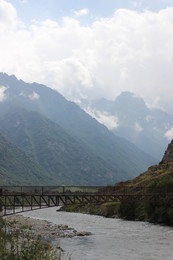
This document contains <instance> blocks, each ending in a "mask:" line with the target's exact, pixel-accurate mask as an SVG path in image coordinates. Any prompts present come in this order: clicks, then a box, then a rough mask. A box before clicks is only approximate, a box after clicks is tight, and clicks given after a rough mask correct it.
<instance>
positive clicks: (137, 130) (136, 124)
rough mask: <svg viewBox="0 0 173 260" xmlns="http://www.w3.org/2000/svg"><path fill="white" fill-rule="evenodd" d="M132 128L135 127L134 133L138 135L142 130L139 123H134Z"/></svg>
mask: <svg viewBox="0 0 173 260" xmlns="http://www.w3.org/2000/svg"><path fill="white" fill-rule="evenodd" d="M134 127H135V131H136V132H138V133H140V132H142V131H143V130H144V129H143V127H142V126H141V125H140V123H139V122H136V123H135V125H134Z"/></svg>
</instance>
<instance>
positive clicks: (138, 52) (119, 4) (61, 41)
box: [0, 0, 173, 113]
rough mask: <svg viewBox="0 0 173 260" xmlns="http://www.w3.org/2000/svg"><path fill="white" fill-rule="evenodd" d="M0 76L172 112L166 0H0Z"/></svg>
mask: <svg viewBox="0 0 173 260" xmlns="http://www.w3.org/2000/svg"><path fill="white" fill-rule="evenodd" d="M0 71H2V72H6V73H8V74H15V75H16V76H17V77H18V78H20V79H23V80H25V81H27V82H33V81H35V82H40V83H43V84H46V85H48V86H49V87H52V88H54V89H57V90H58V91H59V92H60V93H61V94H63V95H64V96H65V97H66V98H68V99H70V100H78V99H79V98H80V97H87V98H90V99H95V98H100V97H105V98H108V99H115V97H116V96H117V95H119V94H120V93H121V92H122V91H131V92H133V93H134V94H135V95H137V96H140V97H143V98H144V99H145V101H146V102H147V103H148V104H149V105H150V106H151V107H159V108H162V109H164V110H167V111H168V112H169V113H173V102H172V101H173V0H141V1H140V0H139V1H133V0H121V1H120V0H119V1H115V0H9V1H5V0H0ZM0 93H1V92H0Z"/></svg>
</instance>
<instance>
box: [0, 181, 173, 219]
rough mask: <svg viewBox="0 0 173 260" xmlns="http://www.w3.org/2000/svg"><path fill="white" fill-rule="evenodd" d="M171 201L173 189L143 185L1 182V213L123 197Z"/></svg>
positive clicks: (118, 200) (7, 213)
mask: <svg viewBox="0 0 173 260" xmlns="http://www.w3.org/2000/svg"><path fill="white" fill-rule="evenodd" d="M128 198H131V199H138V200H142V199H146V198H147V199H148V198H149V199H150V200H158V198H159V199H160V200H162V199H165V198H167V199H168V201H171V202H172V201H173V193H171V192H169V193H167V192H164V193H162V194H160V193H154V194H153V193H151V192H148V191H147V189H144V187H142V188H141V189H137V190H136V191H134V190H133V189H132V187H126V188H121V189H119V190H115V191H114V190H113V189H112V187H111V188H109V187H103V186H102V187H100V186H49V187H48V186H32V187H31V186H1V187H0V200H1V205H2V208H3V216H7V215H11V214H16V213H19V212H24V211H29V210H36V209H41V208H45V207H55V206H62V205H69V204H75V203H82V204H86V203H97V204H98V203H104V202H120V201H122V200H125V199H128Z"/></svg>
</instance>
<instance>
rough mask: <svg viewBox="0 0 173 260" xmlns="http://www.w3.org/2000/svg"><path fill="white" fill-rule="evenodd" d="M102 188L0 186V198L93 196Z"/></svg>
mask: <svg viewBox="0 0 173 260" xmlns="http://www.w3.org/2000/svg"><path fill="white" fill-rule="evenodd" d="M102 188H103V186H0V196H3V195H8V194H14V195H15V194H31V195H44V194H55V195H56V194H70V193H73V194H74V193H76V194H80V193H82V194H95V193H98V192H99V190H101V189H102Z"/></svg>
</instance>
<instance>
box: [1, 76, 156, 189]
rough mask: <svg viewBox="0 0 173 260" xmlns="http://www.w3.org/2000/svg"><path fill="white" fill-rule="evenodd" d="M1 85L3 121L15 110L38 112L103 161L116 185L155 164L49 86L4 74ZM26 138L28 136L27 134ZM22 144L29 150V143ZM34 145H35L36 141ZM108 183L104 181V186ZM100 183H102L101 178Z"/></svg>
mask: <svg viewBox="0 0 173 260" xmlns="http://www.w3.org/2000/svg"><path fill="white" fill-rule="evenodd" d="M0 86H1V87H2V86H3V89H2V90H3V95H4V96H3V99H2V98H1V102H0V120H2V118H5V117H7V119H8V116H7V113H8V112H10V111H13V110H14V108H16V107H18V108H24V109H26V110H28V111H36V112H39V113H40V114H42V115H44V116H46V117H47V119H49V120H51V121H53V122H55V123H57V124H58V125H59V126H61V127H62V129H63V130H64V131H65V132H66V133H67V134H69V135H70V136H71V137H73V138H76V139H77V140H78V142H79V143H82V144H81V145H82V147H84V146H85V149H86V150H88V153H90V154H91V155H92V156H93V157H95V158H96V157H97V158H98V160H100V162H101V161H102V163H103V162H104V165H105V167H106V168H107V172H109V173H110V176H112V177H110V179H111V178H112V181H113V182H115V181H118V180H122V179H128V178H132V177H134V176H136V175H138V174H139V173H140V172H142V171H144V170H145V169H146V168H147V167H148V166H149V165H151V164H153V163H155V160H154V159H153V158H152V157H151V156H149V155H147V153H144V152H143V151H142V150H140V149H138V148H137V147H136V146H134V145H133V144H132V143H130V142H128V141H126V140H125V139H123V138H120V137H116V136H114V135H113V134H112V133H110V132H109V131H108V129H107V128H106V127H105V126H103V125H101V124H99V123H98V122H97V121H96V120H95V119H93V118H92V117H90V116H89V115H88V114H87V113H85V112H84V111H83V110H82V109H80V108H79V107H78V106H77V105H76V104H74V103H73V102H69V101H67V100H66V99H65V98H64V97H63V96H62V95H60V94H59V93H58V92H56V91H54V90H52V89H50V88H48V87H46V86H43V85H40V84H37V83H32V84H27V83H25V82H23V81H21V80H17V79H16V77H15V76H8V75H7V74H3V73H0ZM1 92H2V91H1ZM1 96H2V95H1ZM10 113H11V112H10ZM3 120H5V119H3ZM3 122H4V121H3ZM9 129H10V128H8V127H7V128H6V132H3V134H6V135H7V136H8V134H7V133H8V130H9ZM26 132H27V127H26ZM45 132H46V131H45ZM24 133H25V132H23V134H24ZM9 135H10V134H9ZM25 135H26V136H27V134H26V133H25ZM17 136H18V137H17ZM15 138H18V139H19V140H20V135H18V134H17V133H16V136H15ZM26 139H27V138H26ZM10 140H11V139H10ZM23 140H25V139H23ZM13 141H14V140H13ZM16 143H17V142H16ZM31 143H32V142H31ZM23 145H24V146H25V149H26V147H27V143H24V144H23ZM32 145H33V146H34V145H35V144H34V142H33V144H32ZM32 152H33V150H32ZM33 156H35V154H33ZM98 168H99V169H100V167H98ZM100 172H102V171H101V169H100ZM111 173H113V174H112V175H111ZM107 181H108V180H105V184H106V183H107ZM97 182H98V183H99V177H98V178H97ZM109 183H110V181H109Z"/></svg>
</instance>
